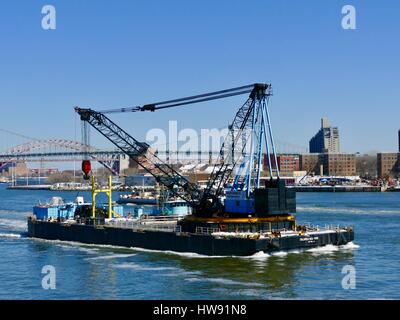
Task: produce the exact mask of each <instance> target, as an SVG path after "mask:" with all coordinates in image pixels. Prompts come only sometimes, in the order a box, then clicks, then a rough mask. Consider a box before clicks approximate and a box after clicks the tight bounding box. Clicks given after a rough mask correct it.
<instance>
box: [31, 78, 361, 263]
mask: <svg viewBox="0 0 400 320" xmlns="http://www.w3.org/2000/svg"><path fill="white" fill-rule="evenodd" d="M246 93H249V97H248V98H247V100H246V102H245V103H244V104H243V105H242V106H241V107H240V108H239V110H238V111H237V112H236V115H235V117H234V119H233V121H232V122H231V124H230V125H229V133H228V135H227V136H226V138H225V140H224V143H223V144H222V147H221V150H220V152H219V158H218V160H217V161H216V164H215V165H214V168H213V170H212V172H211V174H210V177H209V179H208V182H207V185H206V187H205V188H201V187H200V185H199V184H197V183H195V182H193V181H190V180H189V179H188V178H187V177H185V176H183V175H182V174H181V173H180V172H178V171H177V169H176V166H173V165H172V164H170V163H169V161H163V160H162V159H160V158H159V157H158V155H157V152H156V151H155V150H152V148H151V147H150V146H149V145H148V144H147V143H145V142H140V141H138V140H136V139H135V138H134V137H132V136H131V135H130V134H129V133H128V132H126V131H125V130H124V129H122V128H121V127H119V126H118V125H117V124H116V123H115V122H114V121H112V120H111V119H110V118H108V117H107V116H106V115H105V113H115V112H127V111H129V112H130V113H131V112H154V111H156V110H159V109H166V108H174V107H180V106H185V105H189V104H197V103H200V102H205V101H211V100H218V99H222V98H226V97H232V96H237V95H242V94H246ZM271 96H272V87H271V85H270V84H266V83H254V84H250V85H246V86H241V87H237V88H231V89H226V90H222V91H215V92H210V93H206V94H201V95H195V96H190V97H184V98H180V99H175V100H168V101H162V102H157V103H150V104H145V105H143V106H137V107H133V108H122V109H117V110H105V111H103V112H99V111H95V110H93V109H91V108H80V107H75V112H77V113H78V114H79V115H80V118H81V120H82V124H83V130H82V132H83V139H82V141H83V143H85V144H87V141H89V138H88V136H87V134H88V130H87V129H88V125H90V126H92V127H93V128H94V129H95V130H96V131H97V132H99V133H100V134H102V135H103V136H104V137H105V138H107V139H108V140H109V141H110V142H112V143H113V144H114V145H115V146H116V147H117V148H118V149H119V150H121V151H122V152H123V153H124V154H125V155H126V156H128V157H129V159H130V160H132V161H133V162H134V163H136V164H137V165H138V166H139V167H140V168H141V169H143V170H144V171H145V172H147V173H148V174H150V175H152V176H153V177H154V178H155V181H156V182H157V184H159V185H160V186H162V187H163V189H164V190H165V191H166V192H167V193H168V194H171V195H172V196H174V197H176V198H179V199H181V200H182V201H183V202H184V203H183V206H182V208H185V207H186V206H187V207H190V209H191V210H190V214H188V215H185V216H179V215H178V216H176V215H173V214H172V215H169V214H167V215H161V216H160V215H156V216H152V215H150V216H149V215H141V216H140V217H138V216H136V217H134V216H131V215H128V216H125V215H124V214H123V213H119V212H115V210H114V204H113V203H112V197H111V192H112V185H111V177H110V178H109V186H108V189H98V188H97V187H96V186H95V180H94V178H93V177H92V202H91V203H90V204H80V205H77V206H76V208H75V210H74V212H73V214H71V215H68V216H65V214H64V212H65V210H64V211H63V210H59V208H57V207H56V210H53V212H51V213H50V215H51V216H49V212H48V211H47V212H46V211H45V212H44V213H43V212H40V210H37V209H36V208H34V213H35V214H34V215H33V216H32V217H29V218H28V233H29V235H30V236H31V237H36V238H43V239H50V240H65V241H77V242H82V243H89V244H99V245H114V246H124V247H139V248H145V249H151V250H163V251H175V252H192V253H198V254H203V255H210V256H251V255H254V254H256V253H258V252H265V253H269V252H273V251H281V250H293V249H308V248H314V247H318V246H325V245H344V244H346V243H348V242H351V241H353V240H354V229H353V228H352V227H326V228H324V229H321V228H319V227H312V226H304V225H303V226H302V225H298V224H297V223H296V219H295V216H294V214H295V212H296V192H295V190H293V189H291V188H288V187H286V185H285V181H284V180H283V179H280V172H279V170H280V168H279V164H278V161H277V152H276V149H275V144H274V139H273V135H272V129H271V121H270V116H269V111H268V107H267V105H268V101H269V98H270V97H271ZM263 163H264V167H265V168H267V170H268V172H269V175H268V177H269V180H267V181H266V182H265V185H264V186H262V185H261V184H262V183H261V181H262V180H261V171H262V167H263ZM82 171H83V173H84V178H85V179H88V178H89V175H90V172H91V164H90V161H89V160H87V159H86V160H83V161H82ZM264 174H265V173H264ZM230 181H232V183H229V182H230ZM99 192H105V193H106V194H107V196H108V204H107V205H106V206H103V208H99V207H98V206H97V205H96V201H95V200H96V199H95V198H96V194H97V193H99ZM179 207H180V204H179V205H178V206H175V209H182V208H179ZM67 211H68V210H67ZM68 212H69V211H68ZM161 212H162V211H161ZM172 212H173V211H172Z"/></svg>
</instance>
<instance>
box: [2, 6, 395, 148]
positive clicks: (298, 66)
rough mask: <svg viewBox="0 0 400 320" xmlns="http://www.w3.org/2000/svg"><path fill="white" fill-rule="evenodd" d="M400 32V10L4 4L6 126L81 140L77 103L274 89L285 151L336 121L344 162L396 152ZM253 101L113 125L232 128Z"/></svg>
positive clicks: (129, 118) (126, 118) (127, 118)
mask: <svg viewBox="0 0 400 320" xmlns="http://www.w3.org/2000/svg"><path fill="white" fill-rule="evenodd" d="M45 4H52V5H54V6H55V7H56V9H57V29H56V30H53V31H44V30H43V29H42V28H41V19H42V14H41V8H42V6H43V5H45ZM345 4H352V5H354V6H355V7H356V9H357V30H343V29H342V28H341V17H342V15H341V8H342V6H343V5H345ZM399 34H400V3H399V2H398V1H395V0H393V1H388V0H386V1H377V0H376V1H372V0H364V1H353V0H348V1H334V0H330V1H320V0H315V1H313V0H308V1H307V0H304V1H282V0H274V1H272V0H271V1H268V0H255V1H237V0H236V1H235V0H222V1H205V0H204V1H183V0H181V1H174V0H170V1H161V0H160V1H151V0H150V1H133V0H129V1H128V0H126V1H122V0H119V1H118V0H117V1H94V0H93V1H89V0H86V1H82V0H68V1H67V0H63V1H56V0H47V1H34V0H30V1H22V0H17V1H10V0H7V1H6V0H4V1H1V9H0V41H1V50H0V108H1V117H0V128H2V129H8V130H13V131H16V132H19V133H21V134H25V135H27V136H33V137H38V138H51V137H62V138H74V123H75V121H76V117H75V114H74V112H73V106H75V105H81V106H91V107H93V108H95V109H96V108H98V109H101V108H102V107H107V108H109V107H119V106H132V105H137V104H143V103H148V102H154V101H158V100H164V99H169V98H175V97H181V96H185V95H191V94H197V93H202V92H208V91H213V90H219V89H224V88H230V87H233V86H239V85H244V84H248V83H253V82H270V83H272V85H273V87H274V97H273V98H272V100H271V114H272V120H273V126H274V132H275V136H276V138H277V139H279V140H282V141H287V142H291V143H293V144H296V145H304V146H306V145H307V144H308V140H309V139H310V137H311V136H312V135H314V133H315V132H316V131H317V129H318V128H319V125H320V118H321V117H322V116H327V117H329V118H330V120H331V123H332V124H333V125H337V126H338V127H339V129H340V134H341V144H342V151H345V152H357V151H360V152H368V151H371V150H377V151H391V150H396V148H397V130H398V129H399V128H400V109H399V107H400V102H399V101H400V90H399V84H400V44H399ZM244 99H245V97H241V98H233V99H231V100H226V101H223V102H218V103H211V104H207V105H197V106H191V107H188V108H186V109H179V110H178V109H175V110H170V111H162V112H159V113H156V114H135V115H113V119H114V120H115V121H116V122H117V123H119V124H121V126H122V127H124V128H126V129H127V130H128V131H129V132H130V133H132V134H133V135H134V136H136V137H139V138H141V137H144V135H145V133H146V131H147V130H148V129H149V128H155V127H161V128H163V127H165V126H166V124H167V121H168V120H169V119H171V120H178V121H179V124H180V128H185V127H187V128H195V129H200V128H208V127H211V128H214V127H215V128H220V127H222V126H224V125H226V124H227V123H228V122H229V121H230V120H231V119H232V117H233V115H234V113H235V111H236V108H237V107H238V106H239V105H240V103H241V102H242V101H244ZM78 132H79V131H78ZM78 137H79V136H78ZM95 141H96V144H97V145H99V146H101V145H102V143H103V142H104V139H103V138H100V137H98V138H96V139H95Z"/></svg>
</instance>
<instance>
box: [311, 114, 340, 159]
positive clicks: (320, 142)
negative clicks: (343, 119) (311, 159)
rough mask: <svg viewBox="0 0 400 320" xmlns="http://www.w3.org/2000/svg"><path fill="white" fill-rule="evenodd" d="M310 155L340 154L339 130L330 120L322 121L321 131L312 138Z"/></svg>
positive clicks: (323, 119) (324, 119)
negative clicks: (332, 125)
mask: <svg viewBox="0 0 400 320" xmlns="http://www.w3.org/2000/svg"><path fill="white" fill-rule="evenodd" d="M309 146H310V153H336V154H339V153H340V141H339V129H338V128H337V127H331V125H330V123H329V120H328V118H322V119H321V129H320V130H319V131H318V132H317V133H316V134H315V136H314V137H312V138H311V140H310V143H309Z"/></svg>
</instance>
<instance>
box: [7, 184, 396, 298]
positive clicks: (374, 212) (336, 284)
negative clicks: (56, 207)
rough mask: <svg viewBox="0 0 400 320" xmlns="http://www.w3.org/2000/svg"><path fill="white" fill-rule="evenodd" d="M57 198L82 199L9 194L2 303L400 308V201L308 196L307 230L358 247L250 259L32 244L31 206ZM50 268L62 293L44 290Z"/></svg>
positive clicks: (303, 204) (388, 196) (301, 204)
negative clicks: (336, 234) (334, 231)
mask: <svg viewBox="0 0 400 320" xmlns="http://www.w3.org/2000/svg"><path fill="white" fill-rule="evenodd" d="M80 195H84V196H85V198H86V199H87V200H89V194H88V193H81V194H80ZM52 196H62V197H63V198H64V199H66V200H74V198H75V197H76V196H77V193H76V192H50V191H20V190H6V189H5V186H4V185H0V299H157V300H158V299H400V276H399V272H398V270H399V267H400V237H399V231H400V193H299V194H298V195H297V207H298V212H297V214H296V215H297V219H298V222H310V223H312V224H317V225H321V226H323V225H325V224H341V225H354V227H355V238H356V239H355V241H354V243H352V244H350V245H346V246H344V247H334V246H328V247H325V248H321V249H317V250H310V251H302V252H300V251H293V252H289V253H287V252H278V253H277V254H274V255H272V256H271V255H267V254H257V255H255V256H253V257H245V258H239V257H224V258H221V257H214V258H212V257H205V256H199V255H195V254H177V253H173V252H167V253H165V252H149V251H145V250H138V249H136V250H134V249H121V248H116V247H107V246H90V245H82V244H77V243H63V242H59V241H45V240H35V239H30V238H27V237H26V235H25V232H26V217H27V215H29V214H30V213H31V210H32V206H33V205H34V204H36V203H37V202H38V201H39V200H41V201H42V202H45V201H46V200H48V199H49V198H51V197H52ZM114 197H115V198H116V197H118V193H115V194H114ZM46 265H51V266H54V268H55V271H56V289H55V290H45V289H43V288H42V277H43V276H44V274H42V273H41V272H42V268H43V267H44V266H46ZM346 266H351V267H354V270H355V282H354V283H355V288H354V289H344V288H343V286H342V280H343V277H345V276H346V274H343V273H342V270H343V268H344V267H346ZM346 268H347V267H346ZM345 283H348V282H346V281H345Z"/></svg>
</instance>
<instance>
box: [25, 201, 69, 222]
mask: <svg viewBox="0 0 400 320" xmlns="http://www.w3.org/2000/svg"><path fill="white" fill-rule="evenodd" d="M75 209H76V205H75V204H73V203H67V204H62V205H45V206H40V205H39V206H35V207H33V214H34V215H35V216H36V218H37V219H40V220H47V219H69V218H73V217H74V213H75Z"/></svg>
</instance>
